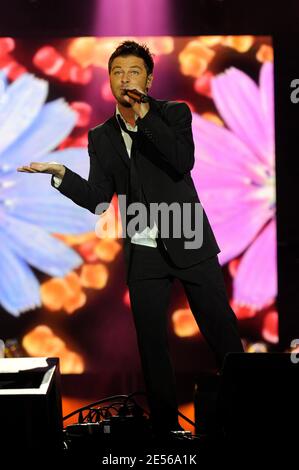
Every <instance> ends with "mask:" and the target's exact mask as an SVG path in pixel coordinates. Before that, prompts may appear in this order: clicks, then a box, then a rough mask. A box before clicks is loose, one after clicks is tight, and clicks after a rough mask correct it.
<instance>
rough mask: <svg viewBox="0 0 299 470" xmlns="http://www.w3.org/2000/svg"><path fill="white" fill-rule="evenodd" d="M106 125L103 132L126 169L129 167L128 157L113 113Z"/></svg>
mask: <svg viewBox="0 0 299 470" xmlns="http://www.w3.org/2000/svg"><path fill="white" fill-rule="evenodd" d="M106 124H107V126H106V127H105V132H106V134H107V136H108V137H109V139H110V141H111V144H112V146H113V147H114V148H115V150H116V151H117V152H118V154H119V155H120V156H121V158H122V160H123V162H124V163H125V165H127V167H130V157H129V155H128V152H127V149H126V146H125V143H124V139H123V138H122V135H121V131H120V128H119V124H118V122H117V119H116V115H115V113H114V116H112V117H111V118H110V119H108V121H107V123H106Z"/></svg>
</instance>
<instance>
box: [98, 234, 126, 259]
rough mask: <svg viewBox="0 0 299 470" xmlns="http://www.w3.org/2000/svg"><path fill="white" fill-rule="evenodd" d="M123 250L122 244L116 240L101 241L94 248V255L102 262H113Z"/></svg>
mask: <svg viewBox="0 0 299 470" xmlns="http://www.w3.org/2000/svg"><path fill="white" fill-rule="evenodd" d="M120 249H121V246H120V244H119V243H118V242H117V241H115V240H110V239H103V240H99V241H98V242H97V243H96V244H95V247H94V253H95V254H96V256H97V257H98V258H99V259H100V260H102V261H113V260H114V259H115V257H116V255H117V254H118V253H119V251H120Z"/></svg>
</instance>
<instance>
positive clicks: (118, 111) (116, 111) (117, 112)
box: [115, 103, 139, 125]
mask: <svg viewBox="0 0 299 470" xmlns="http://www.w3.org/2000/svg"><path fill="white" fill-rule="evenodd" d="M115 115H116V116H117V115H119V116H120V117H121V119H122V120H123V121H124V122H125V124H126V125H127V124H129V123H127V121H126V120H125V118H124V117H123V116H122V114H121V112H120V110H119V107H118V104H117V103H116V106H115ZM138 117H139V116H138V114H136V113H134V118H135V123H136V120H137V119H138Z"/></svg>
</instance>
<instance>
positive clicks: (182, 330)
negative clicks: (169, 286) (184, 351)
mask: <svg viewBox="0 0 299 470" xmlns="http://www.w3.org/2000/svg"><path fill="white" fill-rule="evenodd" d="M172 323H173V329H174V332H175V333H176V335H177V336H180V337H186V336H195V335H197V334H198V333H199V328H198V326H197V323H196V321H195V319H194V316H193V314H192V312H191V310H190V309H189V308H181V309H179V310H175V311H174V313H173V314H172Z"/></svg>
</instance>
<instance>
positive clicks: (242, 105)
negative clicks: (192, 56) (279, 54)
mask: <svg viewBox="0 0 299 470" xmlns="http://www.w3.org/2000/svg"><path fill="white" fill-rule="evenodd" d="M211 90H212V99H213V101H214V104H215V106H216V108H217V110H218V112H219V114H220V116H221V118H222V120H223V121H224V123H225V127H223V126H220V125H217V124H215V123H213V122H210V121H207V120H206V119H203V118H202V117H201V116H199V115H198V114H195V113H193V135H194V139H195V148H196V156H197V158H196V161H195V166H194V169H193V173H192V176H193V178H194V181H195V184H196V186H197V189H198V191H199V195H200V198H201V201H202V203H203V206H204V207H205V209H206V211H207V214H208V217H209V220H210V222H211V225H212V227H213V229H214V231H215V235H216V238H217V241H218V243H219V246H220V248H221V253H220V255H219V260H220V262H221V263H222V264H224V263H227V262H228V261H230V260H233V259H235V258H236V257H237V256H240V255H242V256H241V259H240V263H239V265H238V268H237V270H236V274H235V277H234V279H233V301H234V302H235V303H238V304H240V305H247V306H250V307H252V308H254V309H256V310H259V309H261V308H263V307H264V306H265V305H268V304H269V303H271V302H273V300H274V298H275V296H276V292H277V279H276V277H277V272H276V220H275V209H276V206H275V161H274V160H275V158H274V155H275V148H274V97H273V64H272V63H271V62H265V63H264V64H263V65H262V67H261V70H260V77H259V86H258V85H257V84H256V83H255V82H254V81H253V80H252V79H251V78H250V77H249V76H248V75H246V74H245V73H244V72H242V71H240V70H238V69H236V68H234V67H231V68H229V69H228V70H226V71H225V72H224V73H222V74H220V75H218V76H216V77H214V78H213V79H212V80H211Z"/></svg>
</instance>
